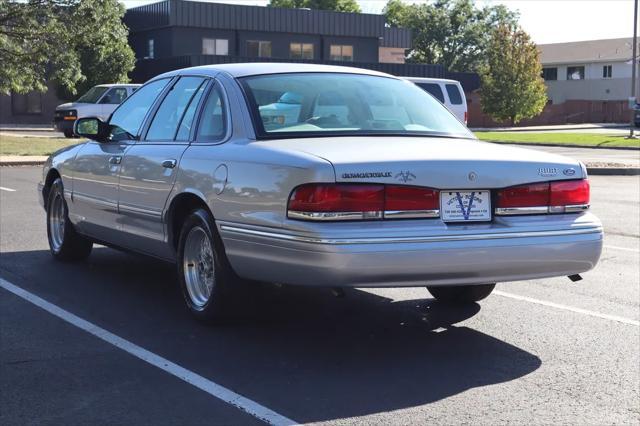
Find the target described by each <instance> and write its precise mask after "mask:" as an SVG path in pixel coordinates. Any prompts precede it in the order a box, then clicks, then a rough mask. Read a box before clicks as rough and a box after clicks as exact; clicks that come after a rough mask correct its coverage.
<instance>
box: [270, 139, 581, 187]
mask: <svg viewBox="0 0 640 426" xmlns="http://www.w3.org/2000/svg"><path fill="white" fill-rule="evenodd" d="M259 143H261V144H262V143H264V144H268V145H269V147H270V148H275V149H282V150H285V151H291V150H293V151H300V152H305V153H307V154H311V155H314V156H317V157H320V158H323V159H325V160H327V161H329V162H330V163H331V164H332V165H333V167H334V169H335V173H336V181H337V182H378V183H394V184H405V185H417V186H427V187H432V188H438V189H493V188H504V187H508V186H513V185H519V184H525V183H534V182H545V181H551V180H563V179H578V178H582V177H585V176H583V171H582V167H581V165H580V163H579V162H578V161H576V160H573V159H570V158H567V157H563V156H560V155H555V154H549V153H546V152H542V151H536V150H533V149H524V148H518V147H512V146H505V145H499V144H493V143H487V142H480V141H478V140H473V139H455V138H439V137H413V136H410V137H407V136H389V137H385V136H368V137H364V136H353V137H351V136H349V137H345V136H341V137H334V138H329V137H327V138H299V139H281V140H268V141H260V142H259Z"/></svg>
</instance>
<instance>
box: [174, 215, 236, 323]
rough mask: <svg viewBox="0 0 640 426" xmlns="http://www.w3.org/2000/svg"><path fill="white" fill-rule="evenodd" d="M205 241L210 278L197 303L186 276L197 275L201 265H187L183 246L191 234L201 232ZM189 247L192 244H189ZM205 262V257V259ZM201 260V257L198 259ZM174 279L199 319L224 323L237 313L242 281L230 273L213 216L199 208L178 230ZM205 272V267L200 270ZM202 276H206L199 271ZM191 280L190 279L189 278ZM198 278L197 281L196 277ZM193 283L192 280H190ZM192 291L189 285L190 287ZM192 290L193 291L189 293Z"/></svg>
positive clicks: (188, 263)
mask: <svg viewBox="0 0 640 426" xmlns="http://www.w3.org/2000/svg"><path fill="white" fill-rule="evenodd" d="M201 231H204V234H205V235H206V238H207V239H208V243H209V247H210V249H211V250H212V252H213V253H212V258H213V273H212V275H213V278H212V283H213V284H212V288H211V290H210V295H209V296H208V299H207V300H206V301H205V302H202V299H200V303H198V298H197V297H194V296H193V295H192V294H191V293H190V290H189V288H190V287H189V285H188V283H187V281H188V280H189V278H188V276H189V275H190V276H192V277H193V276H194V274H195V275H197V276H198V277H200V274H201V272H200V271H201V264H202V263H201V262H191V261H190V259H192V258H193V257H192V256H190V255H189V254H187V255H186V256H187V257H186V258H185V252H186V250H187V244H188V243H189V241H188V240H189V239H190V238H196V237H192V236H191V233H192V232H193V233H197V234H198V235H200V236H201V237H202V232H201ZM189 244H192V243H189ZM205 257H206V258H207V260H208V257H209V256H205ZM200 259H202V258H200ZM203 263H207V262H203ZM177 267H178V280H179V283H180V289H181V290H182V296H183V297H184V300H185V303H186V304H187V307H188V308H189V311H191V313H192V314H193V315H194V316H195V317H196V318H197V319H199V320H201V321H204V322H208V323H212V322H221V321H223V320H228V319H230V318H231V317H232V316H234V315H236V314H237V313H238V309H237V308H238V306H239V305H240V303H238V302H240V299H241V298H242V297H244V296H245V295H246V291H244V290H246V286H245V284H244V282H243V281H242V280H241V279H240V278H239V277H238V276H237V275H236V274H235V273H234V272H233V269H232V268H231V265H230V264H229V261H228V259H227V257H226V255H225V251H224V246H223V244H222V240H221V239H220V236H219V235H218V232H217V230H216V227H215V224H214V221H213V217H212V215H211V213H209V212H208V211H207V210H205V209H202V208H199V209H196V210H194V211H193V212H191V214H190V215H189V216H188V217H187V219H186V220H185V222H184V224H183V225H182V228H181V229H180V239H179V241H178V252H177ZM203 270H206V267H204V268H203ZM203 275H205V276H206V275H207V274H206V272H203ZM192 279H193V278H192ZM198 279H199V278H198ZM191 282H193V281H191ZM191 289H193V286H191ZM192 291H193V290H192Z"/></svg>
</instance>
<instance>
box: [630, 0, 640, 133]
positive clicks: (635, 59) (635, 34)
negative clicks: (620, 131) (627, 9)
mask: <svg viewBox="0 0 640 426" xmlns="http://www.w3.org/2000/svg"><path fill="white" fill-rule="evenodd" d="M637 44H638V0H635V1H634V6H633V58H632V59H631V98H629V107H630V108H631V119H630V120H629V138H634V135H633V128H634V126H635V120H634V115H635V111H634V108H635V105H631V104H632V99H633V100H635V102H636V103H637V101H638V99H637V98H636V65H637V63H638V57H637V50H636V48H637V47H638V46H637Z"/></svg>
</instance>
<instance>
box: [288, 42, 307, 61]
mask: <svg viewBox="0 0 640 426" xmlns="http://www.w3.org/2000/svg"><path fill="white" fill-rule="evenodd" d="M289 57H290V58H291V59H313V44H312V43H291V44H290V45H289Z"/></svg>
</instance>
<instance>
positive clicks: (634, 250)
mask: <svg viewBox="0 0 640 426" xmlns="http://www.w3.org/2000/svg"><path fill="white" fill-rule="evenodd" d="M604 248H610V249H614V250H622V251H631V252H634V253H640V250H638V249H635V248H631V247H618V246H610V245H607V244H605V245H604Z"/></svg>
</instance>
